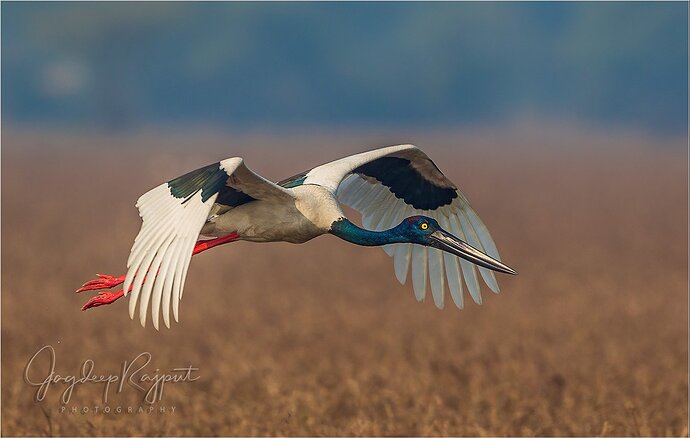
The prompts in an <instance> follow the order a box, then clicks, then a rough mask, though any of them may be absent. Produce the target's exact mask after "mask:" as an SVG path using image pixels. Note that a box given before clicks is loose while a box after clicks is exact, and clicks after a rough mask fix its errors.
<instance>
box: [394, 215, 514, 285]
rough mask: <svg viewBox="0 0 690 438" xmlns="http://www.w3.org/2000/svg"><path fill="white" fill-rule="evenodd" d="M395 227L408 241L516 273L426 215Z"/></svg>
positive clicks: (410, 218) (498, 270)
mask: <svg viewBox="0 0 690 438" xmlns="http://www.w3.org/2000/svg"><path fill="white" fill-rule="evenodd" d="M396 228H398V230H397V231H398V232H399V233H400V234H401V235H402V236H403V237H404V238H405V239H406V240H407V241H408V242H410V243H416V244H418V245H424V246H430V247H433V248H438V249H440V250H442V251H445V252H448V253H451V254H454V255H456V256H458V257H462V258H463V259H465V260H467V261H470V262H472V263H474V264H476V265H479V266H482V267H484V268H488V269H491V270H494V271H497V272H503V273H505V274H513V275H514V274H517V272H515V271H514V270H513V269H511V268H510V267H509V266H507V265H505V264H504V263H501V262H500V261H498V260H496V259H494V258H493V257H491V256H489V255H487V254H484V253H483V252H482V251H479V250H478V249H476V248H474V247H473V246H471V245H470V244H468V243H467V242H465V241H463V240H461V239H459V238H458V237H455V236H454V235H453V234H451V233H449V232H448V231H446V230H444V229H443V228H441V226H440V225H439V224H438V222H437V221H436V219H433V218H430V217H427V216H410V217H408V218H406V219H404V220H403V221H402V222H401V223H400V225H398V226H397V227H396Z"/></svg>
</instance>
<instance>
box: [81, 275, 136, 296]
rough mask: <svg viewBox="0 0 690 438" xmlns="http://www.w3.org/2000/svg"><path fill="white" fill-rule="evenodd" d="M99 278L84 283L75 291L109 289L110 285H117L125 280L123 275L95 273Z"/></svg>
mask: <svg viewBox="0 0 690 438" xmlns="http://www.w3.org/2000/svg"><path fill="white" fill-rule="evenodd" d="M96 275H98V277H99V278H97V279H95V280H91V281H87V282H86V283H84V284H83V285H82V286H81V287H80V288H79V289H77V293H79V292H84V291H87V290H100V289H110V288H111V287H115V286H118V285H120V284H122V283H124V282H125V276H124V275H122V276H120V277H113V276H112V275H106V274H96Z"/></svg>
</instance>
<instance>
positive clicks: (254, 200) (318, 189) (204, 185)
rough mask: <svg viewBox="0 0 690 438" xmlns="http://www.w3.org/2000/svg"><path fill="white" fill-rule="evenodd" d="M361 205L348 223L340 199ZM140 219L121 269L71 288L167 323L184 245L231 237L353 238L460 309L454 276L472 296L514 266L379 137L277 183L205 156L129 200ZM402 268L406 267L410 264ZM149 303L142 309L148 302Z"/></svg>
mask: <svg viewBox="0 0 690 438" xmlns="http://www.w3.org/2000/svg"><path fill="white" fill-rule="evenodd" d="M341 205H346V206H348V207H351V208H353V209H355V210H356V211H358V212H360V213H361V215H362V225H363V227H359V226H357V225H355V224H354V223H353V222H351V221H350V220H348V219H347V217H346V216H345V214H344V213H343V211H342V209H341ZM136 206H137V208H138V209H139V215H140V216H141V218H142V221H143V223H142V226H141V230H140V231H139V234H138V235H137V237H136V238H135V240H134V245H133V246H132V250H131V252H130V255H129V258H128V260H127V273H126V275H123V276H120V277H113V276H109V275H102V274H99V275H98V277H99V278H97V279H96V280H91V281H89V282H86V283H85V284H84V285H83V286H82V287H81V288H80V289H78V290H77V292H83V291H86V290H100V289H108V288H111V287H115V286H118V285H120V284H122V283H124V285H123V288H122V289H121V290H119V291H117V292H100V293H99V294H98V295H97V296H95V297H93V298H91V299H90V300H89V301H88V302H87V303H86V304H85V305H84V307H83V308H82V309H83V310H86V309H88V308H91V307H96V306H100V305H104V304H110V303H112V302H114V301H115V300H117V299H119V298H120V297H122V296H127V295H128V294H129V296H130V300H129V314H130V317H132V318H134V316H135V315H136V314H137V304H138V305H139V312H138V315H139V320H140V322H141V324H142V326H143V325H145V324H146V319H147V316H148V314H149V313H150V315H151V318H152V320H153V325H154V327H155V328H156V329H158V327H159V318H160V317H161V316H162V318H163V323H164V324H165V325H166V327H170V313H171V310H172V315H173V318H174V319H175V321H177V320H178V315H179V302H180V299H181V297H182V291H183V290H184V284H185V278H186V275H187V270H188V268H189V263H190V260H191V257H192V255H194V254H198V253H200V252H202V251H205V250H207V249H210V248H213V247H215V246H218V245H222V244H225V243H229V242H232V241H236V240H246V241H252V242H277V241H283V242H292V243H303V242H306V241H308V240H311V239H313V238H314V237H317V236H320V235H322V234H332V235H335V236H337V237H339V238H341V239H344V240H346V241H348V242H351V243H354V244H357V245H362V246H382V247H383V249H384V250H385V251H386V253H387V254H388V255H389V256H391V257H392V258H393V259H394V268H395V276H396V278H397V279H398V280H399V281H400V283H402V284H405V282H406V281H407V278H408V277H411V278H412V286H413V289H414V293H415V297H416V298H417V300H419V301H421V300H424V298H425V297H426V291H427V290H428V289H429V288H430V289H431V295H432V297H433V300H434V303H435V304H436V306H437V307H439V308H443V306H444V296H445V293H444V291H445V289H446V288H447V289H448V290H449V291H450V295H451V297H452V298H453V302H454V303H455V305H456V306H457V307H459V308H462V307H463V305H464V303H463V283H464V284H465V285H466V286H467V290H468V292H469V294H470V296H471V297H472V299H473V300H474V301H475V302H476V303H478V304H481V294H480V287H479V277H478V276H477V271H476V270H475V265H476V267H477V268H478V271H479V276H481V278H482V279H483V280H484V282H485V283H486V284H487V286H488V287H489V289H491V290H492V291H493V292H496V293H498V292H499V289H498V283H497V282H496V278H495V276H494V272H493V271H497V272H502V273H507V274H515V273H516V272H515V271H514V270H513V269H511V268H510V267H508V266H507V265H505V264H504V263H502V262H501V261H500V257H499V255H498V250H497V249H496V245H495V243H494V241H493V239H492V238H491V235H490V234H489V231H488V229H487V228H486V226H484V224H483V223H482V221H481V219H480V218H479V216H478V215H477V214H476V213H475V212H474V210H472V208H471V207H470V204H469V202H468V201H467V198H466V197H465V195H463V194H462V192H460V190H458V188H457V187H456V186H455V185H454V184H453V183H452V182H451V181H450V180H449V179H448V178H446V176H445V175H444V174H443V173H442V172H441V171H440V170H439V168H438V167H437V166H436V165H435V164H434V162H433V161H431V159H430V158H429V157H428V156H427V155H426V154H425V153H424V152H422V150H420V149H419V148H417V147H415V146H413V145H398V146H389V147H385V148H381V149H376V150H373V151H369V152H363V153H360V154H356V155H351V156H349V157H345V158H341V159H339V160H335V161H332V162H330V163H326V164H323V165H320V166H316V167H314V168H312V169H310V170H308V171H305V172H302V173H300V174H297V175H295V176H292V177H290V178H287V179H285V180H283V181H280V182H279V183H273V182H271V181H268V180H267V179H265V178H263V177H261V176H260V175H258V174H256V173H254V172H252V171H251V170H250V169H249V168H248V167H247V166H246V165H245V164H244V161H243V160H242V158H239V157H234V158H228V159H226V160H223V161H220V162H217V163H213V164H210V165H208V166H205V167H202V168H200V169H197V170H194V171H192V172H189V173H187V174H185V175H182V176H180V177H178V178H175V179H173V180H170V181H168V182H167V183H163V184H161V185H159V186H158V187H155V188H154V189H152V190H150V191H148V192H147V193H145V194H144V195H142V196H141V197H140V198H139V200H138V201H137V204H136ZM410 271H411V272H410ZM149 309H150V311H149Z"/></svg>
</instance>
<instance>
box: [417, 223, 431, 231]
mask: <svg viewBox="0 0 690 438" xmlns="http://www.w3.org/2000/svg"><path fill="white" fill-rule="evenodd" d="M419 228H421V229H422V230H426V229H427V228H429V224H427V223H426V222H422V224H421V225H420V226H419Z"/></svg>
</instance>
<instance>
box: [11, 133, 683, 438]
mask: <svg viewBox="0 0 690 438" xmlns="http://www.w3.org/2000/svg"><path fill="white" fill-rule="evenodd" d="M532 128H535V129H518V130H503V131H501V130H499V131H491V130H488V129H485V130H482V129H477V130H475V131H464V132H463V131H459V132H454V133H445V134H443V135H440V134H439V135H424V134H416V135H410V136H409V137H406V136H401V135H400V134H397V135H385V134H373V133H359V134H353V133H348V134H342V133H336V135H330V134H329V133H328V132H315V133H310V134H300V133H297V132H293V133H289V134H286V135H282V136H279V135H259V134H252V133H243V134H237V135H230V134H223V133H210V134H206V135H198V134H199V132H198V131H197V132H195V133H183V132H178V133H176V134H160V133H155V132H149V133H141V134H135V135H130V136H117V135H96V134H81V135H76V134H69V133H65V132H49V131H41V132H32V133H28V132H23V131H12V132H5V133H3V139H2V140H3V142H2V147H3V151H2V268H3V276H2V434H3V435H5V436H12V435H16V436H25V435H51V434H52V435H62V436H65V435H67V436H83V435H104V436H108V435H151V436H182V435H186V436H193V435H307V436H313V435H405V436H407V435H433V436H439V435H473V436H474V435H479V436H484V435H497V436H504V435H520V436H531V435H542V436H544V435H546V436H551V435H564V436H572V435H580V436H583V435H584V436H598V435H605V436H621V435H625V436H649V435H654V436H682V435H685V436H687V434H688V399H687V397H688V389H687V388H688V387H687V385H688V377H687V366H688V362H687V357H688V344H687V342H688V337H687V323H688V311H687V305H688V301H687V299H688V296H687V287H688V274H687V263H688V256H687V249H688V248H687V241H688V240H687V238H688V235H687V220H688V216H687V214H688V213H687V212H688V200H687V196H688V190H687V171H688V169H687V152H686V148H685V142H686V139H655V138H652V137H644V136H640V135H637V134H635V133H626V132H617V133H606V132H598V131H593V130H587V131H585V130H580V129H576V128H564V127H560V128H557V129H552V130H546V131H545V130H543V129H540V130H537V129H536V126H535V127H532ZM6 131H9V130H6ZM408 141H412V142H415V143H416V144H418V145H419V146H421V147H423V148H424V149H425V150H426V151H427V152H428V153H429V155H430V156H431V157H432V158H434V159H435V160H436V162H437V164H438V165H439V167H440V168H441V169H442V170H443V171H444V172H445V173H446V174H447V175H448V176H449V177H451V178H452V179H453V180H454V181H455V182H456V183H457V184H458V186H459V187H461V188H462V189H463V191H464V192H465V193H466V194H467V196H468V197H469V199H470V201H471V202H472V204H473V206H474V207H475V208H476V210H477V211H478V212H479V214H480V215H481V217H482V218H483V219H484V221H485V222H486V224H487V225H488V226H489V228H490V230H491V231H492V234H493V236H494V238H495V240H496V242H497V244H498V247H499V250H501V255H502V258H503V259H504V260H505V261H506V262H507V263H508V264H509V265H511V266H513V267H514V268H515V269H517V271H518V272H519V273H520V274H519V275H518V276H516V277H508V276H500V278H499V283H500V285H501V289H502V292H501V294H500V295H494V294H492V293H491V292H490V291H488V289H486V288H485V289H484V290H483V297H484V303H483V304H482V305H481V306H477V305H475V304H474V303H472V302H471V300H470V299H469V298H468V297H466V298H465V299H466V305H465V309H464V310H462V311H460V310H458V309H456V308H455V307H454V306H453V304H452V302H451V301H450V298H449V297H448V296H447V297H446V308H445V309H444V310H441V311H439V310H437V309H436V308H435V307H434V305H433V302H432V300H431V299H430V298H429V299H427V300H426V302H424V303H417V302H416V301H415V299H414V295H413V293H412V290H411V286H410V285H407V286H401V285H400V284H398V282H397V281H396V279H395V276H394V274H393V266H392V262H391V260H390V259H389V258H388V257H387V256H386V254H385V253H384V252H383V251H381V250H379V249H372V248H360V247H356V246H353V245H350V244H347V243H345V242H342V241H339V240H338V239H337V238H335V237H332V236H324V237H320V238H318V239H315V240H313V241H311V242H308V243H307V244H304V245H291V244H267V245H258V244H250V243H244V242H239V243H234V244H231V245H227V246H224V247H220V248H217V249H214V250H212V251H209V252H207V253H204V254H201V255H199V256H197V257H195V258H194V259H193V262H192V267H191V269H190V273H189V276H188V278H187V284H186V289H185V295H184V299H183V301H182V303H181V306H180V309H181V310H180V313H181V321H180V323H178V324H174V325H173V327H172V329H170V330H168V329H162V330H161V331H160V332H156V331H155V330H154V329H153V327H151V326H150V321H149V325H148V326H147V327H146V328H145V329H143V328H142V327H141V326H140V325H139V323H138V322H134V321H131V320H130V319H129V317H128V313H127V305H126V302H125V300H121V301H119V302H117V303H115V304H113V305H111V306H106V307H101V308H97V309H93V310H90V311H88V312H80V310H79V309H80V307H81V305H82V304H83V303H84V302H86V300H87V299H88V298H89V297H90V296H91V295H90V294H89V293H88V292H87V293H84V294H81V295H77V294H75V293H74V290H75V289H76V288H77V287H78V286H79V285H81V283H83V282H84V281H86V280H89V279H91V278H92V277H93V275H94V273H96V272H103V273H109V274H118V275H119V274H122V273H123V272H124V271H123V269H124V264H125V262H126V257H127V254H128V252H129V248H130V245H131V243H132V240H133V238H134V236H135V235H136V233H137V231H138V228H139V217H138V215H137V213H136V209H135V208H134V202H135V200H136V199H137V197H138V196H139V195H140V194H141V193H143V192H145V191H146V190H148V189H149V188H151V187H153V186H154V185H157V184H159V183H160V182H162V181H165V180H167V179H170V178H172V177H174V176H177V175H180V174H182V173H184V172H186V171H188V170H191V169H194V168H196V167H199V166H201V165H204V164H207V163H210V162H213V161H215V160H218V159H221V158H226V157H228V156H233V155H241V156H244V157H245V159H246V161H247V163H248V165H249V166H250V167H251V168H253V169H254V170H256V171H257V172H259V173H262V174H264V175H265V176H267V177H269V178H271V179H273V180H278V179H281V178H283V177H286V176H289V175H292V174H294V173H297V172H299V171H302V170H304V169H307V168H309V167H312V166H313V165H316V164H320V163H322V162H325V161H329V160H331V159H334V158H337V157H339V156H343V155H346V154H349V153H353V152H357V151H361V150H364V149H369V148H374V147H378V146H383V145H386V144H394V143H398V142H408ZM46 344H50V345H52V346H53V347H54V348H55V350H56V355H57V364H56V371H57V372H59V373H62V374H75V373H78V372H79V370H80V367H81V364H82V362H83V361H84V360H86V359H92V360H94V361H95V367H96V371H97V372H99V373H105V374H109V373H113V374H117V373H118V372H119V371H120V368H121V367H122V362H123V361H125V360H131V359H133V358H134V356H136V355H137V354H139V353H141V352H143V351H148V352H151V354H152V364H151V367H150V368H151V369H155V368H159V369H160V370H161V372H165V371H167V370H170V369H171V368H173V367H183V366H188V365H193V366H195V367H198V368H199V371H198V375H199V376H200V379H199V380H198V381H195V382H187V383H178V384H174V385H173V384H170V385H168V386H166V388H165V393H164V395H163V399H162V400H161V401H160V402H159V403H158V405H159V406H166V407H168V408H169V407H171V406H175V407H176V411H175V412H174V413H169V412H168V413H165V414H161V413H157V412H154V413H150V414H149V413H144V414H136V413H135V414H125V413H122V414H119V415H117V414H114V413H111V414H102V413H98V414H95V413H94V412H93V407H94V406H103V405H104V404H103V401H102V393H103V387H102V386H101V385H81V386H79V387H77V388H76V389H75V392H74V394H73V396H72V400H71V402H70V404H69V405H68V406H69V407H70V408H71V407H73V406H76V407H78V408H79V409H81V408H82V407H85V406H86V407H91V411H90V412H89V413H86V414H81V413H79V414H72V413H70V412H69V409H68V412H62V413H61V412H60V406H61V405H60V401H59V399H60V396H61V392H62V390H63V389H64V386H62V385H61V386H55V387H52V388H50V390H49V391H48V395H47V397H46V400H45V401H43V402H42V403H35V402H34V401H33V397H34V393H35V388H32V387H29V386H28V385H27V384H26V383H25V382H24V381H23V379H22V375H23V372H24V367H25V366H26V364H27V362H28V360H29V358H30V357H31V356H32V355H33V354H34V353H35V352H36V351H37V350H38V349H39V348H40V347H41V346H43V345H46ZM46 362H47V361H43V362H42V363H43V365H42V369H47V368H46V367H47V364H46ZM141 398H142V394H141V393H139V392H136V391H133V390H126V391H123V392H122V393H120V394H116V393H115V392H114V391H111V393H110V397H109V403H108V405H109V406H111V407H113V408H114V407H116V406H135V407H138V406H139V405H140V404H141Z"/></svg>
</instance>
